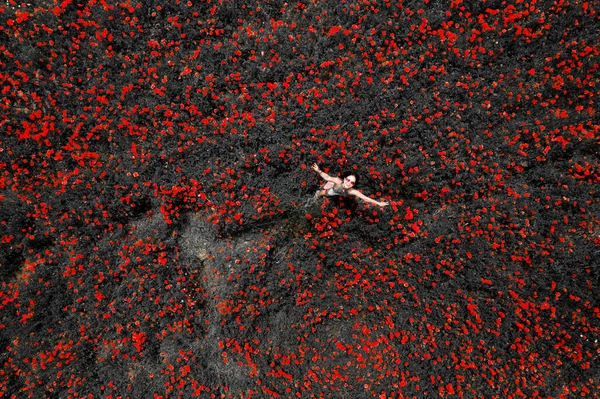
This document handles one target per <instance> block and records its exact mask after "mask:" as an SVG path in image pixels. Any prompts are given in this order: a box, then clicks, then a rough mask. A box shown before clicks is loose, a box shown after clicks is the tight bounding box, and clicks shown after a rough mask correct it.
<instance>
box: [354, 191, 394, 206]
mask: <svg viewBox="0 0 600 399" xmlns="http://www.w3.org/2000/svg"><path fill="white" fill-rule="evenodd" d="M348 194H350V195H354V196H355V197H358V198H360V199H361V200H363V201H365V202H368V203H370V204H375V205H378V206H386V205H389V202H387V201H381V202H380V201H377V200H374V199H373V198H369V197H367V196H366V195H364V194H363V193H361V192H360V191H358V190H355V189H351V190H349V191H348Z"/></svg>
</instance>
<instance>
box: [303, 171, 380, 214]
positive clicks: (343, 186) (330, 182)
mask: <svg viewBox="0 0 600 399" xmlns="http://www.w3.org/2000/svg"><path fill="white" fill-rule="evenodd" d="M312 168H313V170H314V171H315V172H317V173H318V174H319V176H321V177H322V178H323V179H324V180H326V181H327V183H325V185H324V186H323V189H322V190H319V191H317V192H316V193H315V198H318V197H333V196H336V195H341V196H343V197H347V196H348V195H353V196H355V197H358V198H360V199H361V200H363V201H365V202H368V203H370V204H375V205H379V206H386V205H389V203H388V202H386V201H382V202H379V201H377V200H374V199H373V198H369V197H367V196H366V195H364V194H363V193H361V192H360V191H358V190H356V189H354V188H352V187H354V185H355V184H356V176H354V175H348V176H346V177H345V178H344V179H343V180H342V179H340V178H339V177H331V176H329V175H328V174H327V173H325V172H323V171H322V170H321V169H319V166H318V165H317V164H313V166H312Z"/></svg>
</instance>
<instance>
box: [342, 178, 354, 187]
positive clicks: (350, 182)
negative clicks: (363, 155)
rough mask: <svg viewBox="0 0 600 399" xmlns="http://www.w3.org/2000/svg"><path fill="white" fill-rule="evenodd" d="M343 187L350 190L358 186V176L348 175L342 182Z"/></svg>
mask: <svg viewBox="0 0 600 399" xmlns="http://www.w3.org/2000/svg"><path fill="white" fill-rule="evenodd" d="M342 186H343V187H344V188H345V189H346V190H348V189H351V188H353V187H354V186H356V176H355V175H347V176H345V177H344V180H343V181H342Z"/></svg>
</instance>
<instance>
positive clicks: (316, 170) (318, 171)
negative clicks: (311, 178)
mask: <svg viewBox="0 0 600 399" xmlns="http://www.w3.org/2000/svg"><path fill="white" fill-rule="evenodd" d="M312 169H313V170H314V171H315V172H317V173H321V169H319V165H317V164H316V163H313V166H312Z"/></svg>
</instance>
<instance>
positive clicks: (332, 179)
mask: <svg viewBox="0 0 600 399" xmlns="http://www.w3.org/2000/svg"><path fill="white" fill-rule="evenodd" d="M312 169H313V170H314V171H315V172H317V173H318V174H319V176H321V178H322V179H323V180H326V181H330V182H333V183H336V184H340V183H341V182H342V179H340V178H339V177H331V176H329V175H328V174H327V173H325V172H323V171H322V170H321V169H319V165H317V164H316V163H315V164H313V166H312Z"/></svg>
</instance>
